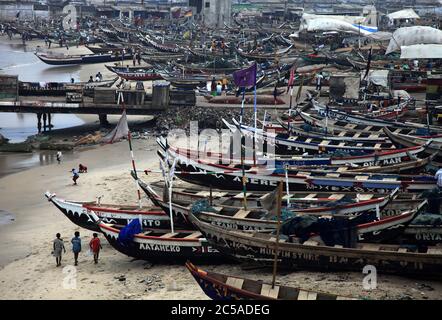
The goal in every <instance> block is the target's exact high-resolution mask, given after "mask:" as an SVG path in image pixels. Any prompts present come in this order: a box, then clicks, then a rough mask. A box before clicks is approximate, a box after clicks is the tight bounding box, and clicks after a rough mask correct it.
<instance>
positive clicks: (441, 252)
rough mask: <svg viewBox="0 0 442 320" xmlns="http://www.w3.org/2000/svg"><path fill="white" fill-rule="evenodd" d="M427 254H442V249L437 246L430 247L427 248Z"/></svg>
mask: <svg viewBox="0 0 442 320" xmlns="http://www.w3.org/2000/svg"><path fill="white" fill-rule="evenodd" d="M427 254H437V255H439V254H441V255H442V249H436V248H429V249H428V250H427Z"/></svg>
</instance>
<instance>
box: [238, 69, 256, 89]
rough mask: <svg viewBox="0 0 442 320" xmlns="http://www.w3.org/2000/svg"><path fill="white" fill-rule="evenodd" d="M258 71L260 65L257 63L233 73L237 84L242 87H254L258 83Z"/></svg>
mask: <svg viewBox="0 0 442 320" xmlns="http://www.w3.org/2000/svg"><path fill="white" fill-rule="evenodd" d="M257 72H258V67H257V65H256V63H254V64H253V65H252V66H250V67H248V68H246V69H242V70H238V71H236V72H234V73H233V80H234V82H235V85H236V86H237V87H240V88H245V87H253V86H255V85H256V74H257Z"/></svg>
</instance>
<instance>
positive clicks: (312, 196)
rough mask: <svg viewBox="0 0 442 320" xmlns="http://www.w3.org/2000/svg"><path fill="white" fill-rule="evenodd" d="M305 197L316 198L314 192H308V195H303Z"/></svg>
mask: <svg viewBox="0 0 442 320" xmlns="http://www.w3.org/2000/svg"><path fill="white" fill-rule="evenodd" d="M305 198H306V199H314V198H316V193H310V194H309V195H308V196H305Z"/></svg>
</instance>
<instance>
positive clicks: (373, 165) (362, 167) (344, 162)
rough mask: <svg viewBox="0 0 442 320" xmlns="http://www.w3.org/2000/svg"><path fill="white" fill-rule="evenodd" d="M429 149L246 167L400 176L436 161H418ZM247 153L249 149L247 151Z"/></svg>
mask: <svg viewBox="0 0 442 320" xmlns="http://www.w3.org/2000/svg"><path fill="white" fill-rule="evenodd" d="M157 143H158V145H159V146H160V148H161V149H162V150H164V151H166V150H167V149H170V150H173V151H174V152H176V153H178V154H180V155H183V156H186V157H193V158H194V159H196V158H199V157H204V159H205V160H210V161H212V162H213V163H218V162H220V161H221V160H223V159H229V162H230V163H232V164H241V159H240V157H239V156H235V155H233V157H231V156H230V155H229V156H228V155H227V154H224V153H217V152H208V153H207V154H206V153H203V152H201V151H200V152H198V151H197V150H189V149H185V148H176V147H173V146H171V145H169V144H168V142H167V141H166V140H165V139H164V138H158V139H157ZM425 148H426V146H425V145H424V146H416V147H411V148H406V149H396V150H391V151H378V152H374V153H372V154H367V155H362V156H340V155H335V156H333V155H330V156H328V155H324V156H319V155H317V156H314V155H312V156H310V155H305V156H283V155H271V154H266V155H263V154H258V155H256V156H255V159H253V157H250V156H249V157H247V158H246V157H244V158H243V162H244V164H245V165H254V164H259V165H271V166H273V167H274V168H286V167H289V168H291V167H297V169H302V170H307V171H312V170H316V169H319V170H323V171H330V172H336V171H339V172H378V173H401V172H407V171H410V170H413V173H416V172H417V171H418V170H420V169H422V168H424V167H425V166H427V165H428V164H430V163H431V161H432V160H433V159H434V157H435V155H432V156H429V157H425V158H423V159H419V158H417V156H418V155H420V154H423V151H424V150H425ZM246 150H247V148H246Z"/></svg>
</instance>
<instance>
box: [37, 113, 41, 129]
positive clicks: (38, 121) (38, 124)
mask: <svg viewBox="0 0 442 320" xmlns="http://www.w3.org/2000/svg"><path fill="white" fill-rule="evenodd" d="M37 129H38V133H41V113H37Z"/></svg>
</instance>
